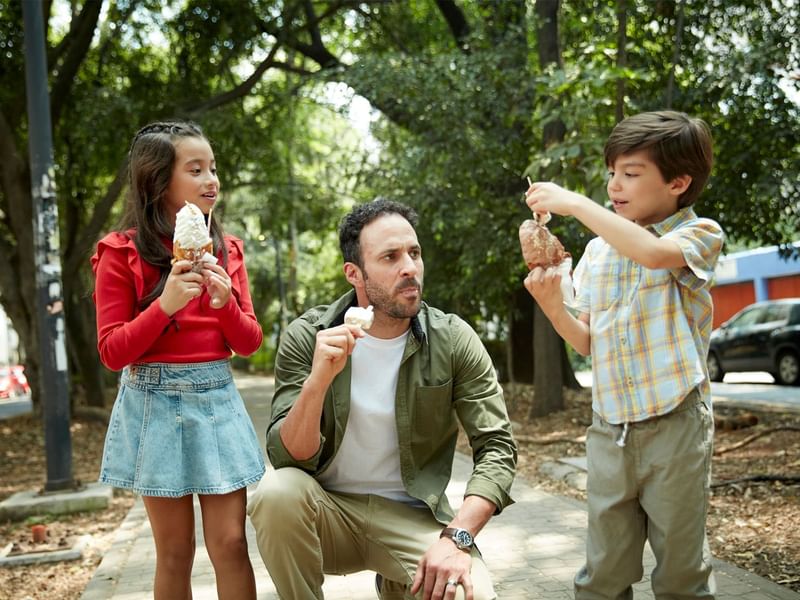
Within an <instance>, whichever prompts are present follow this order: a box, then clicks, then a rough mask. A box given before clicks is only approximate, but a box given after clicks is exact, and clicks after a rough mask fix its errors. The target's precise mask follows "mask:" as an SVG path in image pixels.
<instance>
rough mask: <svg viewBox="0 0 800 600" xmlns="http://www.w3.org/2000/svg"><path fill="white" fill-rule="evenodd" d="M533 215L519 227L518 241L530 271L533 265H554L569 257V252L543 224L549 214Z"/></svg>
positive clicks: (543, 266)
mask: <svg viewBox="0 0 800 600" xmlns="http://www.w3.org/2000/svg"><path fill="white" fill-rule="evenodd" d="M533 216H534V218H533V219H527V220H525V221H524V222H523V223H522V225H520V227H519V243H520V246H522V257H523V258H524V259H525V264H526V265H528V270H531V271H532V270H533V269H534V268H535V267H542V268H543V269H546V268H548V267H556V266H558V265H560V264H561V263H562V262H564V259H566V258H570V254H569V252H567V251H566V250H564V246H563V245H562V244H561V242H559V241H558V238H557V237H556V236H554V235H553V234H552V233H550V230H549V229H547V226H546V225H545V223H547V221H548V218H547V217H549V215H539V214H538V213H534V215H533ZM538 219H541V222H539V220H538Z"/></svg>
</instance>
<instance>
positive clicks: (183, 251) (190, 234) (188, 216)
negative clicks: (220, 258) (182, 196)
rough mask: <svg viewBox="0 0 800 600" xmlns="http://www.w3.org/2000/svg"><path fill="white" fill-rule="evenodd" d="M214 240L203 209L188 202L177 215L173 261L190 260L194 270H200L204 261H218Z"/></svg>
mask: <svg viewBox="0 0 800 600" xmlns="http://www.w3.org/2000/svg"><path fill="white" fill-rule="evenodd" d="M213 250H214V242H213V241H212V240H211V237H210V236H209V234H208V227H207V226H206V222H205V219H204V217H203V211H201V210H200V209H199V208H198V207H197V206H195V205H194V204H191V203H190V202H187V203H186V206H184V207H183V208H182V209H180V210H179V211H178V214H177V216H176V217H175V235H174V237H173V239H172V256H173V257H174V258H173V261H172V262H175V261H177V260H189V261H191V262H192V270H193V271H198V272H199V271H200V269H202V268H203V263H204V262H210V263H216V262H217V259H216V257H215V256H214V255H213V254H212V252H213Z"/></svg>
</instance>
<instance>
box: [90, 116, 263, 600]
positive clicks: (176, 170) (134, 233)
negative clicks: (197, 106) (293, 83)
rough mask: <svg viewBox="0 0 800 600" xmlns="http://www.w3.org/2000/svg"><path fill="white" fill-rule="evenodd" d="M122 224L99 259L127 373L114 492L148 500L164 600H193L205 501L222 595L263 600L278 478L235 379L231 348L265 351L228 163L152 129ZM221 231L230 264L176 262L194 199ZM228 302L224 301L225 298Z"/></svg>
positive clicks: (193, 134)
mask: <svg viewBox="0 0 800 600" xmlns="http://www.w3.org/2000/svg"><path fill="white" fill-rule="evenodd" d="M128 183H129V193H128V203H127V209H126V213H125V215H124V217H123V220H122V226H121V227H120V229H119V230H118V231H116V232H113V233H110V234H109V235H107V236H106V237H104V238H103V239H102V240H101V241H100V242H99V243H98V245H97V253H96V254H95V255H94V256H93V257H92V268H93V270H94V273H95V278H96V285H95V292H94V300H95V304H96V306H97V336H98V348H99V350H100V357H101V360H102V361H103V364H105V365H106V366H107V367H108V368H109V369H113V370H119V369H122V376H121V378H120V388H119V393H118V395H117V398H116V401H115V402H114V408H113V411H112V414H111V421H110V423H109V427H108V432H107V434H106V442H105V449H104V452H103V463H102V466H101V473H100V481H101V482H104V483H108V484H110V485H113V486H115V487H121V488H128V489H132V490H134V491H135V492H137V493H138V494H141V496H142V498H143V500H144V505H145V508H146V509H147V515H148V517H149V519H150V524H151V526H152V529H153V536H154V538H155V544H156V574H155V584H154V587H155V590H154V592H155V598H156V600H161V599H170V600H173V599H187V600H188V599H189V598H191V596H192V592H191V583H190V577H191V570H192V562H193V559H194V552H195V539H194V508H193V496H192V494H198V496H199V499H200V508H201V511H202V520H203V534H204V538H205V542H206V547H207V548H208V554H209V556H210V558H211V562H212V564H213V566H214V571H215V574H216V582H217V591H218V595H219V598H236V599H241V598H244V599H252V600H254V599H255V597H256V590H255V578H254V576H253V568H252V565H251V564H250V559H249V557H248V554H247V540H246V537H245V505H246V498H247V491H246V486H247V485H248V484H250V483H254V482H256V481H258V480H259V479H260V478H261V476H262V474H263V473H264V470H265V468H264V459H263V456H262V453H261V449H260V447H259V444H258V440H257V438H256V435H255V431H254V430H253V425H252V423H251V421H250V418H249V417H248V415H247V413H246V412H245V408H244V404H243V402H242V399H241V397H240V396H239V393H238V391H237V390H236V387H235V385H234V383H233V377H232V375H231V367H230V360H229V359H230V356H231V351H233V352H236V353H237V354H239V355H244V356H247V355H249V354H252V353H253V352H255V351H256V350H257V349H258V347H259V346H260V345H261V337H262V333H261V327H260V326H259V324H258V322H257V321H256V317H255V314H254V313H253V306H252V303H251V300H250V293H249V290H248V283H247V271H246V270H245V266H244V253H243V248H242V241H241V240H239V239H237V238H235V237H233V236H228V235H223V232H222V229H221V227H220V225H219V223H218V222H217V221H216V219H215V218H213V217H211V216H209V215H211V214H212V211H211V209H212V207H213V206H214V204H215V202H216V200H217V194H218V192H219V179H218V178H217V170H216V163H215V162H214V153H213V152H212V150H211V146H210V145H209V142H208V140H207V139H206V138H205V136H204V135H203V132H202V131H201V130H200V128H199V127H198V126H197V125H195V124H193V123H189V122H166V123H152V124H150V125H147V126H146V127H144V128H143V129H141V130H140V131H139V132H138V133H137V134H136V136H135V137H134V138H133V142H132V144H131V149H130V162H129V182H128ZM187 201H188V202H191V203H192V204H195V205H196V206H198V207H199V208H200V209H201V210H202V212H203V213H204V214H205V215H206V217H207V219H210V221H211V227H210V229H211V237H212V240H213V242H214V254H215V255H216V257H217V259H218V261H219V262H218V264H216V265H215V264H211V263H204V267H203V269H202V270H201V272H200V273H195V272H193V271H192V264H191V262H189V261H187V260H182V261H176V262H175V264H171V262H172V236H173V230H174V227H175V215H176V214H177V212H178V210H180V209H181V208H182V207H183V206H184V205H185V203H186V202H187ZM212 297H213V298H214V302H211V298H212Z"/></svg>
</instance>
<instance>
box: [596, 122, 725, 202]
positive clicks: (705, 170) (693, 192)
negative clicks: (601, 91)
mask: <svg viewBox="0 0 800 600" xmlns="http://www.w3.org/2000/svg"><path fill="white" fill-rule="evenodd" d="M640 150H646V151H647V152H648V154H649V155H650V160H652V161H653V162H654V163H655V164H656V166H657V167H658V170H659V171H660V172H661V176H662V177H663V178H664V181H672V180H673V179H675V178H676V177H679V176H681V175H689V176H690V177H691V178H692V183H691V184H690V185H689V187H688V188H687V189H686V191H685V192H683V194H681V196H680V198H679V199H678V208H685V207H687V206H690V205H692V204H694V202H695V200H697V197H698V196H699V195H700V192H701V191H703V188H704V187H705V185H706V181H708V176H709V174H710V173H711V167H712V165H713V162H714V158H713V142H712V138H711V131H710V130H709V128H708V125H707V124H706V122H705V121H703V120H702V119H698V118H694V117H690V116H689V115H687V114H686V113H682V112H676V111H672V110H661V111H655V112H645V113H640V114H638V115H633V116H632V117H628V118H627V119H623V120H622V121H620V122H619V123H617V125H616V127H614V129H613V131H612V132H611V135H610V136H609V137H608V140H607V141H606V145H605V150H604V153H605V160H606V165H608V166H612V165H613V164H614V163H615V162H616V161H617V159H618V158H619V157H620V156H622V155H624V154H631V153H632V152H638V151H640Z"/></svg>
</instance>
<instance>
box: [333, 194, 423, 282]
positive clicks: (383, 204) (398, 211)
mask: <svg viewBox="0 0 800 600" xmlns="http://www.w3.org/2000/svg"><path fill="white" fill-rule="evenodd" d="M383 215H400V216H401V217H403V218H404V219H405V220H406V221H408V222H409V223H411V226H412V227H416V226H417V213H416V211H415V210H414V209H413V208H411V207H410V206H406V205H405V204H401V203H400V202H395V201H393V200H388V199H386V198H376V199H375V200H373V201H372V202H367V203H365V204H359V205H358V206H356V207H355V208H354V209H353V210H351V211H350V213H348V214H347V215H345V217H344V218H343V219H342V222H341V223H340V224H339V248H341V250H342V258H344V262H351V263H353V264H356V265H358V266H359V267H360V268H362V269H363V268H364V263H363V262H362V259H361V243H360V241H359V238H360V237H361V230H362V229H364V227H365V226H366V225H369V224H370V223H372V221H374V220H375V219H377V218H378V217H381V216H383Z"/></svg>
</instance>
